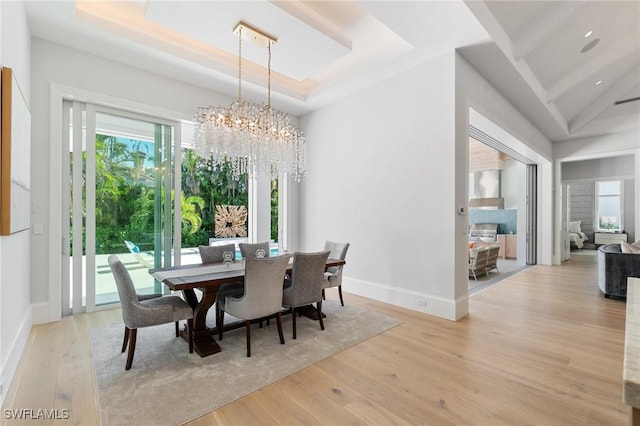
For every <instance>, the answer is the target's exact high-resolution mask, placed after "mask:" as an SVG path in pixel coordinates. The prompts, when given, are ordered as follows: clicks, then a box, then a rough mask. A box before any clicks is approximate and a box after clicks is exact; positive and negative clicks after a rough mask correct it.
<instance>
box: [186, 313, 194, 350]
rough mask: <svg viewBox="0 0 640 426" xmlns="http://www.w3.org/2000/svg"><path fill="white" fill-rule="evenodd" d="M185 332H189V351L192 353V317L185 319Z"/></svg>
mask: <svg viewBox="0 0 640 426" xmlns="http://www.w3.org/2000/svg"><path fill="white" fill-rule="evenodd" d="M187 333H188V334H189V353H190V354H192V353H193V318H189V319H188V320H187Z"/></svg>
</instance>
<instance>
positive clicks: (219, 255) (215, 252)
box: [198, 243, 244, 327]
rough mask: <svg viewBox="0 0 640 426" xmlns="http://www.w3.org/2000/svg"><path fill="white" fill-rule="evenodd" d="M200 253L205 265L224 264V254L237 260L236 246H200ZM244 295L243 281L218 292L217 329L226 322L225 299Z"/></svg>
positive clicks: (223, 285) (230, 284) (221, 288)
mask: <svg viewBox="0 0 640 426" xmlns="http://www.w3.org/2000/svg"><path fill="white" fill-rule="evenodd" d="M198 251H199V252H200V259H201V260H202V263H203V264H214V263H223V262H224V253H225V252H231V253H233V256H232V259H231V260H233V261H235V260H236V245H235V244H233V243H231V244H224V245H220V246H198ZM243 294H244V283H243V282H242V281H239V282H236V283H226V284H222V285H221V286H220V288H218V291H217V292H216V312H215V315H216V327H219V326H220V324H221V323H222V322H223V321H224V311H223V310H222V308H221V307H222V305H224V298H225V297H227V296H233V297H242V295H243Z"/></svg>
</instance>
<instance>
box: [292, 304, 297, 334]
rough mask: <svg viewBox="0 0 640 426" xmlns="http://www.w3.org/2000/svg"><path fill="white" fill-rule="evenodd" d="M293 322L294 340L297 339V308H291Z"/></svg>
mask: <svg viewBox="0 0 640 426" xmlns="http://www.w3.org/2000/svg"><path fill="white" fill-rule="evenodd" d="M291 320H292V322H293V338H294V340H295V338H296V308H291Z"/></svg>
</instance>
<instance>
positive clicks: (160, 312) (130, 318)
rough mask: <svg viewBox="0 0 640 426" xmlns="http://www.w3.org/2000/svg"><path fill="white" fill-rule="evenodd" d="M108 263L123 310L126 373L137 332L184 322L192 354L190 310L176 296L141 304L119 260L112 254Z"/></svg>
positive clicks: (123, 346) (128, 368)
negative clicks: (139, 329)
mask: <svg viewBox="0 0 640 426" xmlns="http://www.w3.org/2000/svg"><path fill="white" fill-rule="evenodd" d="M108 260H109V267H110V268H111V272H112V273H113V278H114V279H115V282H116V287H117V288H118V295H119V296H120V305H121V307H122V320H123V321H124V327H125V329H124V332H125V343H124V344H123V345H122V352H124V351H125V349H126V347H127V337H128V340H129V341H128V346H129V352H128V353H127V363H126V365H125V370H130V369H131V364H133V355H134V353H135V350H136V337H137V334H138V328H142V327H150V326H153V325H160V324H166V323H170V322H176V321H180V320H187V333H188V335H189V353H193V310H192V309H191V306H189V305H188V304H187V302H185V301H184V300H182V299H181V298H180V297H178V296H164V297H153V298H150V299H146V300H140V299H139V296H138V295H137V294H136V290H135V287H134V285H133V281H132V280H131V276H130V275H129V271H127V268H125V266H124V265H123V264H122V262H121V261H120V259H118V256H116V255H115V254H112V255H111V256H109V259H108Z"/></svg>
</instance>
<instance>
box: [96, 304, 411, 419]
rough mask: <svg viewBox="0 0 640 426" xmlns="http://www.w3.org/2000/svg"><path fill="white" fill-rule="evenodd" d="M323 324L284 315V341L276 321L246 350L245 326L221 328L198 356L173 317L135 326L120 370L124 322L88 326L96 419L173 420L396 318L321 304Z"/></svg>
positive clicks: (213, 404)
mask: <svg viewBox="0 0 640 426" xmlns="http://www.w3.org/2000/svg"><path fill="white" fill-rule="evenodd" d="M323 312H324V313H326V315H327V317H326V318H325V320H324V324H325V331H321V330H320V326H319V324H318V322H317V321H313V320H310V319H308V318H305V317H301V318H298V320H297V321H296V325H297V337H298V338H297V339H296V340H293V339H292V338H291V333H292V330H291V316H290V315H285V316H284V317H283V327H284V337H285V342H286V343H285V344H284V345H281V344H280V341H279V339H278V330H277V327H276V324H275V320H273V321H271V325H270V326H265V327H264V328H262V329H260V328H258V326H257V325H255V326H253V327H252V329H251V357H250V358H247V357H246V339H245V331H244V328H240V329H237V330H234V331H231V332H228V333H225V335H224V340H222V341H221V342H219V343H220V346H221V348H222V351H221V352H220V353H218V354H215V355H211V356H208V357H205V358H201V357H200V356H198V355H197V354H196V353H193V354H190V353H189V347H188V344H187V342H186V341H184V340H183V339H181V338H176V337H175V328H174V325H173V324H167V325H163V326H156V327H149V328H143V329H140V330H138V338H137V340H138V342H137V344H136V352H135V358H134V360H133V366H132V368H131V370H129V371H125V369H124V366H125V361H126V353H124V354H122V353H120V349H121V346H122V338H123V335H124V326H123V325H122V324H117V325H113V326H111V327H108V328H101V329H94V330H92V331H91V351H92V357H93V362H94V366H95V371H96V376H97V384H98V399H99V406H100V418H101V423H102V424H103V425H178V424H182V423H185V422H188V421H189V420H192V419H194V418H196V417H199V416H201V415H203V414H206V413H208V412H210V411H213V410H215V409H216V408H219V407H221V406H223V405H225V404H228V403H229V402H231V401H233V400H235V399H237V398H240V397H242V396H244V395H247V394H249V393H251V392H253V391H256V390H258V389H260V388H262V387H264V386H266V385H268V384H270V383H273V382H275V381H276V380H279V379H281V378H283V377H286V376H288V375H290V374H292V373H295V372H296V371H299V370H301V369H303V368H305V367H308V366H310V365H312V364H314V363H316V362H318V361H320V360H322V359H325V358H327V357H329V356H331V355H334V354H336V353H338V352H340V351H343V350H345V349H347V348H349V347H351V346H354V345H356V344H358V343H360V342H363V341H365V340H367V339H369V338H371V337H373V336H376V335H378V334H380V333H382V332H384V331H386V330H389V329H391V328H393V327H395V326H396V325H398V324H400V323H401V321H399V320H397V319H394V318H390V317H387V316H384V315H381V314H378V313H375V312H371V311H368V310H366V309H364V308H360V307H356V306H348V305H347V306H340V305H339V304H338V303H335V302H333V301H326V302H325V303H323Z"/></svg>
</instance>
